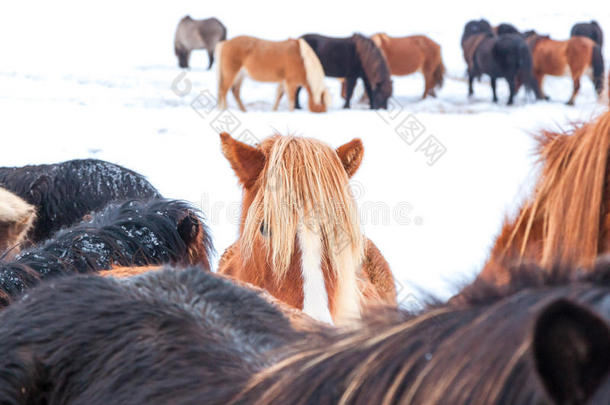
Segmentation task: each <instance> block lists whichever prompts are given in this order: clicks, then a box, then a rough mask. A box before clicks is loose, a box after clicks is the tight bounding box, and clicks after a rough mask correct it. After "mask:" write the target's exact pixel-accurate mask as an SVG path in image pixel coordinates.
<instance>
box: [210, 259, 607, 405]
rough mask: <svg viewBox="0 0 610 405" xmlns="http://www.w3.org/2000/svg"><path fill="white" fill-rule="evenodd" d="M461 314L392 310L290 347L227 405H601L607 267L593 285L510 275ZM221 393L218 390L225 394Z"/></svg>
mask: <svg viewBox="0 0 610 405" xmlns="http://www.w3.org/2000/svg"><path fill="white" fill-rule="evenodd" d="M463 296H464V298H465V299H464V301H462V302H461V303H459V304H440V303H436V304H433V305H431V306H430V307H429V308H428V309H426V310H424V311H423V312H422V313H420V314H409V313H407V312H403V311H400V310H398V311H396V310H394V311H390V312H385V313H381V314H379V316H378V317H377V318H372V319H369V320H368V321H367V322H366V323H365V324H364V325H363V326H362V327H361V328H359V329H358V330H356V331H347V332H345V331H344V332H339V333H336V334H334V335H330V336H324V337H323V338H322V339H319V340H318V339H315V338H309V339H306V340H301V341H299V342H297V344H296V345H293V346H292V347H288V348H284V349H282V350H281V351H282V352H284V353H285V357H283V358H282V359H281V360H280V361H279V362H277V363H275V364H274V365H273V366H271V367H269V368H267V369H265V370H263V371H261V372H259V373H258V374H256V375H254V376H253V377H252V378H251V379H250V381H249V383H248V386H247V388H246V390H245V391H243V392H242V393H240V394H239V395H238V396H237V397H236V398H234V400H233V401H232V402H230V403H231V404H256V405H263V404H265V405H283V404H295V405H331V404H345V405H352V404H353V405H368V404H373V403H374V404H387V405H392V404H410V405H444V404H451V405H514V404H519V405H552V404H598V405H602V404H606V403H607V401H608V395H610V328H609V324H608V320H609V319H610V311H609V309H608V301H609V300H610V264H609V263H608V262H606V263H601V264H600V265H599V267H598V268H597V269H596V270H595V271H594V272H592V273H591V274H589V275H586V276H579V277H576V276H574V272H573V271H572V270H565V271H562V270H556V271H555V272H553V273H549V272H544V271H541V270H540V269H535V268H519V269H514V270H513V271H512V278H511V280H510V282H509V283H508V284H507V285H506V286H505V287H504V288H502V289H500V288H495V287H492V286H490V285H488V284H485V283H484V282H479V283H476V284H474V285H471V286H470V287H469V288H468V289H467V290H466V291H463ZM219 390H221V391H222V390H223V388H222V387H219Z"/></svg>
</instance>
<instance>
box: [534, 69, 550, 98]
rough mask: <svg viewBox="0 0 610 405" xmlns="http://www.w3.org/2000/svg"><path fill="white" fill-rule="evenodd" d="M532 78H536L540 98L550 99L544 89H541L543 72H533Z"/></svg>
mask: <svg viewBox="0 0 610 405" xmlns="http://www.w3.org/2000/svg"><path fill="white" fill-rule="evenodd" d="M534 78H535V79H536V83H538V89H539V90H540V95H541V96H542V98H544V99H545V100H547V101H548V100H550V99H551V98H550V97H549V96H547V95H546V94H545V93H544V91H543V90H542V82H543V81H544V73H541V72H534Z"/></svg>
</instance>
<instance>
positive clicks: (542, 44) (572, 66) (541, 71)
mask: <svg viewBox="0 0 610 405" xmlns="http://www.w3.org/2000/svg"><path fill="white" fill-rule="evenodd" d="M526 35H527V38H526V42H527V44H528V46H529V47H530V49H531V51H532V58H533V61H534V76H535V77H536V80H537V81H538V86H539V87H540V89H541V90H542V81H543V80H544V76H545V75H551V76H564V75H570V76H571V77H572V81H573V83H574V89H573V91H572V96H571V97H570V100H568V102H567V104H568V105H573V104H574V100H575V99H576V95H577V94H578V91H579V90H580V77H581V76H582V75H583V74H584V73H585V72H588V74H589V76H590V77H591V80H592V81H593V85H594V86H595V91H596V92H597V95H598V97H599V96H601V93H602V90H603V89H604V58H603V56H602V51H601V48H600V46H599V45H597V44H596V43H595V42H594V41H593V40H592V39H589V38H586V37H582V36H576V37H572V38H570V39H568V40H565V41H556V40H553V39H551V38H549V37H548V36H541V35H538V34H536V33H535V32H532V31H530V32H528V33H526Z"/></svg>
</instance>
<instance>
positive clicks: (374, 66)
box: [297, 34, 392, 109]
mask: <svg viewBox="0 0 610 405" xmlns="http://www.w3.org/2000/svg"><path fill="white" fill-rule="evenodd" d="M302 38H303V39H304V40H305V41H307V43H308V44H309V45H310V46H311V48H312V49H313V50H314V52H315V53H316V55H318V58H319V59H320V62H321V63H322V66H323V67H324V73H325V74H326V76H328V77H337V78H345V83H346V93H345V104H344V105H343V108H349V107H350V100H351V98H352V94H353V91H354V86H355V85H356V81H357V80H358V78H361V79H362V81H363V83H364V89H365V90H366V94H367V96H368V98H369V105H370V107H371V109H378V108H387V106H388V99H389V98H390V96H392V80H391V77H390V69H389V67H388V65H387V63H386V60H385V58H384V57H383V54H382V53H381V50H380V49H379V48H378V47H377V46H376V45H375V44H374V43H373V41H371V40H370V39H369V38H366V37H365V36H363V35H360V34H354V35H352V36H351V37H349V38H331V37H325V36H322V35H318V34H307V35H303V37H302ZM297 102H298V92H297Z"/></svg>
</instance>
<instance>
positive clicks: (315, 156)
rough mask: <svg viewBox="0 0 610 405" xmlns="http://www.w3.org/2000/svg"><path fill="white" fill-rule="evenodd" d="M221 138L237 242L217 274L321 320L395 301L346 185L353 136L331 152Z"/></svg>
mask: <svg viewBox="0 0 610 405" xmlns="http://www.w3.org/2000/svg"><path fill="white" fill-rule="evenodd" d="M221 143H222V151H223V153H224V155H225V157H226V158H227V159H228V160H229V163H230V164H231V166H232V168H233V170H234V171H235V174H236V175H237V177H238V179H239V181H240V183H241V184H242V186H243V188H244V193H243V202H242V213H241V222H240V229H239V239H238V241H237V242H236V243H234V244H233V245H232V246H230V247H229V248H228V249H227V250H226V251H225V252H224V254H223V256H222V258H221V259H220V263H219V265H218V272H219V273H221V274H225V275H229V276H232V277H234V278H236V279H238V280H241V281H245V282H248V283H251V284H253V285H255V286H258V287H261V288H263V289H265V290H267V291H268V292H269V293H271V295H273V296H275V297H276V298H278V299H279V300H282V301H284V302H286V303H288V304H289V305H291V306H293V307H295V308H298V309H302V310H303V311H304V312H305V313H306V314H308V315H310V316H312V317H313V318H315V319H317V320H321V321H325V322H335V323H343V322H347V321H351V320H355V319H358V318H359V317H360V315H361V311H362V309H363V307H364V306H365V304H367V303H368V304H373V303H376V304H390V305H396V290H395V286H394V280H393V277H392V273H391V271H390V268H389V266H388V264H387V262H386V261H385V259H384V258H383V256H382V255H381V253H380V252H379V250H378V249H377V247H376V246H375V245H374V244H373V242H371V241H370V240H368V239H367V238H366V237H364V235H363V234H362V232H361V230H360V224H359V220H358V212H357V207H356V204H355V201H354V200H353V198H352V196H351V195H350V192H349V189H348V186H349V185H348V180H349V178H350V177H351V176H352V175H353V174H354V173H355V172H356V170H357V169H358V167H359V166H360V162H361V160H362V156H363V152H364V148H363V145H362V142H361V141H360V140H359V139H354V140H352V141H351V142H349V143H347V144H345V145H343V146H341V147H339V148H338V149H336V150H333V149H331V148H330V147H329V146H327V145H326V144H324V143H322V142H320V141H317V140H314V139H308V138H301V137H294V136H280V135H275V136H272V137H269V138H267V139H265V140H264V141H263V142H261V144H260V145H258V146H256V147H254V146H250V145H247V144H245V143H242V142H240V141H238V140H235V139H233V138H231V136H230V135H229V134H227V133H223V134H221Z"/></svg>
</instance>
